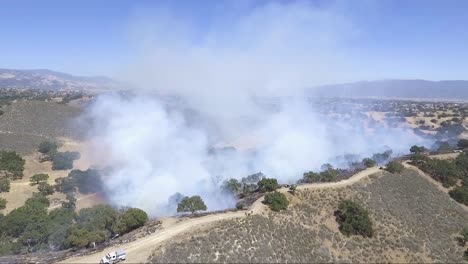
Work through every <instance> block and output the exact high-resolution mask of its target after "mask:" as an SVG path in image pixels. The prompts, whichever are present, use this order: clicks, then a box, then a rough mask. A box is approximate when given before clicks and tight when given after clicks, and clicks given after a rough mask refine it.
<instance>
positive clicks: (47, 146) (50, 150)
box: [37, 141, 59, 154]
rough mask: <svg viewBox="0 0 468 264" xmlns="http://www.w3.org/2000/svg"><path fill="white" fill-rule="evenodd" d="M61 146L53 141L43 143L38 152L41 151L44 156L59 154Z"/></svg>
mask: <svg viewBox="0 0 468 264" xmlns="http://www.w3.org/2000/svg"><path fill="white" fill-rule="evenodd" d="M58 147H59V145H58V144H57V143H55V142H51V141H42V142H41V143H40V144H39V146H38V149H37V151H39V152H40V153H42V154H54V153H56V152H57V149H58Z"/></svg>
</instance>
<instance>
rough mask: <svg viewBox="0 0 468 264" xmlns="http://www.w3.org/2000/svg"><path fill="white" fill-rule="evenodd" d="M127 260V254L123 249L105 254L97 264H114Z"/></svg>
mask: <svg viewBox="0 0 468 264" xmlns="http://www.w3.org/2000/svg"><path fill="white" fill-rule="evenodd" d="M125 259H127V254H126V253H125V251H124V250H123V249H117V251H113V252H109V253H107V254H106V255H105V256H104V257H103V258H102V259H101V261H100V262H99V263H100V264H114V263H118V262H120V261H124V260H125Z"/></svg>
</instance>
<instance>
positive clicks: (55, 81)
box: [0, 69, 468, 100]
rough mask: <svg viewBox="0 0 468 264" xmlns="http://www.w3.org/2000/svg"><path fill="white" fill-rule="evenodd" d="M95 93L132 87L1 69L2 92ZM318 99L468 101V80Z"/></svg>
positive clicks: (331, 89)
mask: <svg viewBox="0 0 468 264" xmlns="http://www.w3.org/2000/svg"><path fill="white" fill-rule="evenodd" d="M2 88H26V89H44V90H92V91H101V90H109V89H119V88H120V89H121V88H124V89H125V88H128V85H124V84H123V83H121V82H118V81H115V80H113V79H111V78H108V77H103V76H94V77H84V76H75V75H71V74H67V73H61V72H56V71H51V70H12V69H0V89H2ZM308 95H310V96H318V97H356V98H395V99H406V98H408V99H451V100H453V99H455V100H457V99H460V100H468V81H464V80H453V81H452V80H449V81H427V80H380V81H361V82H354V83H345V84H333V85H323V86H319V87H314V88H311V89H309V90H308Z"/></svg>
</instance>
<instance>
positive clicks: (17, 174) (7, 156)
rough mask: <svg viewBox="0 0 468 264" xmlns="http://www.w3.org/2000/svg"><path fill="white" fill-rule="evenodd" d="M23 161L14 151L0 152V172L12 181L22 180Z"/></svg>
mask: <svg viewBox="0 0 468 264" xmlns="http://www.w3.org/2000/svg"><path fill="white" fill-rule="evenodd" d="M25 163H26V162H25V160H24V159H23V158H22V157H21V156H20V155H18V154H17V153H16V152H14V151H0V171H1V172H3V174H5V175H6V176H7V177H12V178H13V179H21V178H23V170H24V164H25Z"/></svg>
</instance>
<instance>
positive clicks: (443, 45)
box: [0, 0, 468, 82]
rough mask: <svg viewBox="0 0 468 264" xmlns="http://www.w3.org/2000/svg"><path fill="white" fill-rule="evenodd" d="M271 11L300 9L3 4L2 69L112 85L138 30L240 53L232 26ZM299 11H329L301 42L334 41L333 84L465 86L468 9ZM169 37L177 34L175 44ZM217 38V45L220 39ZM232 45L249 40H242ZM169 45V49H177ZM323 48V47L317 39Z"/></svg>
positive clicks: (381, 1)
mask: <svg viewBox="0 0 468 264" xmlns="http://www.w3.org/2000/svg"><path fill="white" fill-rule="evenodd" d="M272 4H274V5H275V6H276V7H277V10H282V8H284V10H285V12H288V6H291V5H296V4H297V3H296V2H294V1H275V2H273V3H272V2H270V1H243V0H237V1H234V0H233V1H228V2H222V1H218V0H214V1H208V0H203V1H198V0H193V1H189V0H185V1H157V0H152V1H136V0H128V1H125V0H120V1H119V0H114V1H110V0H109V1H105V0H102V1H94V0H93V1H91V0H79V1H78V0H76V1H61V0H57V1H50V0H41V1H36V0H30V1H24V0H3V1H1V2H0V38H1V39H0V40H1V41H0V58H1V63H0V67H3V68H20V69H21V68H47V69H52V70H57V71H64V72H69V73H73V74H80V75H109V76H118V75H119V74H120V73H121V72H122V69H123V68H127V67H129V66H128V65H131V63H130V62H132V61H133V60H134V59H135V57H136V56H141V49H140V48H141V46H142V43H143V42H142V41H140V38H145V37H144V36H145V35H144V33H141V32H139V30H140V29H141V28H143V29H144V28H145V27H146V26H147V25H148V24H150V25H151V24H153V23H154V24H158V23H162V21H164V23H162V26H163V27H166V29H165V31H164V32H165V34H164V35H157V36H152V38H156V41H157V40H158V39H163V42H165V43H166V45H168V43H169V44H170V43H171V38H176V39H177V36H180V34H181V32H185V35H184V41H185V42H186V41H187V39H188V40H189V41H191V42H193V43H192V44H193V45H197V43H199V42H207V39H209V40H208V41H210V45H205V46H204V47H213V46H216V47H217V48H219V47H221V48H222V47H223V46H224V45H227V44H226V43H227V41H229V44H228V45H227V46H229V47H230V48H232V47H236V48H239V49H241V48H242V47H243V46H245V44H246V43H249V38H248V37H249V36H247V37H246V35H245V34H243V35H236V33H233V34H232V36H233V37H231V38H229V36H230V33H231V32H230V31H231V30H232V25H233V24H237V25H239V24H242V21H243V18H245V17H249V14H252V13H254V12H255V10H257V9H261V8H263V7H264V6H268V5H272ZM300 5H301V6H307V7H310V10H316V11H317V10H318V11H320V12H321V11H323V10H325V11H326V13H325V14H326V16H327V18H326V19H317V20H316V21H315V22H314V21H312V22H311V21H309V22H308V23H307V24H305V25H303V27H302V28H301V31H300V34H302V36H304V38H307V30H309V29H310V30H311V32H312V33H311V34H315V33H316V32H317V30H318V29H320V31H319V32H321V33H323V32H327V34H322V35H320V36H321V37H324V36H325V38H327V37H328V36H329V35H330V36H331V38H332V41H331V44H330V45H332V46H334V47H336V48H333V49H326V52H333V53H335V57H337V58H341V61H346V63H341V67H340V69H339V71H338V70H337V74H336V77H335V78H334V80H336V82H340V81H352V80H360V79H380V78H423V79H432V80H439V79H468V26H467V25H468V15H467V10H468V1H466V0H458V1H457V0H447V1H440V0H434V1H430V0H411V1H408V0H395V1H390V0H375V1H371V0H365V1H358V0H349V1H345V0H343V1H325V0H321V1H301V2H300ZM274 14H278V13H274ZM293 14H295V13H293ZM162 17H163V18H162ZM168 17H169V18H168ZM267 18H268V19H271V20H272V21H261V20H260V21H257V22H255V21H254V22H253V23H259V24H262V23H270V24H269V25H270V26H271V25H274V26H275V27H282V22H283V21H282V16H279V18H278V19H277V20H275V18H274V17H271V16H270V17H267ZM168 21H169V22H168ZM284 22H285V23H287V21H284ZM249 23H252V21H250V22H249ZM249 25H251V24H249ZM152 26H154V25H152ZM284 28H285V30H288V29H289V28H288V27H287V26H285V27H284ZM172 29H174V32H176V33H174V34H173V35H174V36H172V33H171V30H172ZM187 29H188V30H187ZM261 29H262V27H259V30H261ZM143 32H144V30H143ZM207 32H209V34H207ZM220 32H222V35H223V37H217V35H216V34H217V33H220ZM328 32H330V34H328ZM260 33H261V32H260ZM213 36H214V37H213ZM238 36H242V37H243V38H245V39H242V40H239V39H237V37H238ZM220 40H222V41H220ZM153 41H154V40H153ZM174 41H175V42H174V45H178V44H179V42H177V40H174ZM294 41H295V42H301V37H300V36H299V37H298V36H296V35H295V38H294ZM310 41H311V40H310V39H307V41H305V42H304V43H308V42H310ZM213 42H214V44H213ZM150 43H151V42H150ZM320 43H321V44H322V45H323V43H327V42H326V41H325V42H324V41H323V39H322V40H321V42H320ZM146 44H147V43H145V45H146ZM247 46H248V45H247ZM320 47H321V46H320V45H315V46H314V47H313V48H314V49H315V51H314V54H320V52H321V49H320ZM246 48H247V49H248V47H246ZM302 48H304V47H302ZM283 55H284V54H283ZM343 65H344V66H343ZM301 66H303V65H301ZM314 67H316V66H314ZM348 68H349V71H347V69H348Z"/></svg>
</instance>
